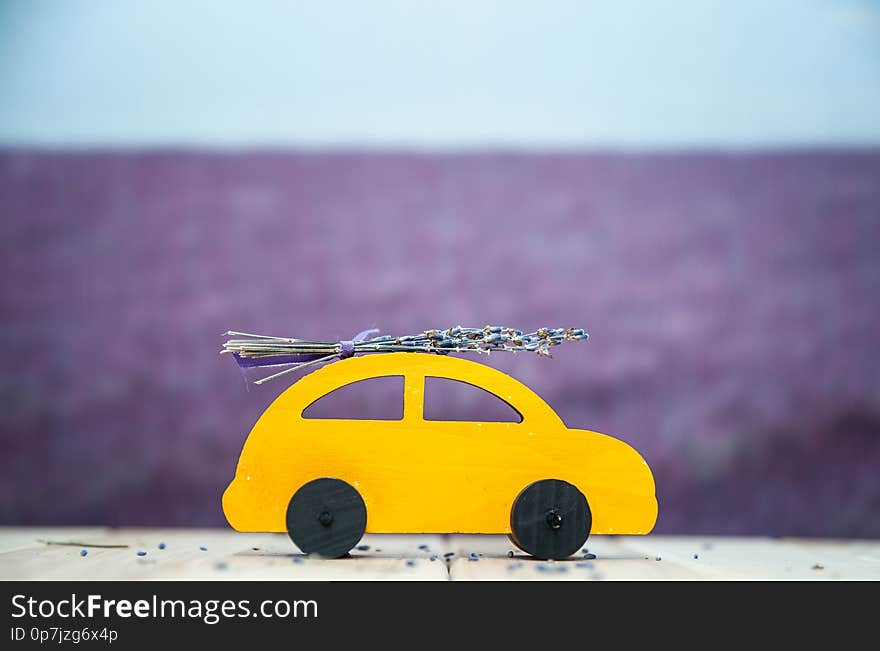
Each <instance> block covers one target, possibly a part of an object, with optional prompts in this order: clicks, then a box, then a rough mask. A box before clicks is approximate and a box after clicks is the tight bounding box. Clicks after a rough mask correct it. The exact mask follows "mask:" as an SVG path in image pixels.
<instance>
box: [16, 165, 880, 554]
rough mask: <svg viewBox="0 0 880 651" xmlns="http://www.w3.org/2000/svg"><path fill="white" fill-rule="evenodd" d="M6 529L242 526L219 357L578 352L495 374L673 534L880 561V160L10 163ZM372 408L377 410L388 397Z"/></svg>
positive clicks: (236, 385)
mask: <svg viewBox="0 0 880 651" xmlns="http://www.w3.org/2000/svg"><path fill="white" fill-rule="evenodd" d="M0 207H2V212H3V220H2V229H3V237H2V240H0V247H2V249H0V265H2V267H0V283H2V292H0V320H2V333H3V336H2V337H0V354H2V359H3V360H4V364H5V367H6V370H5V372H4V373H3V374H2V376H0V377H2V380H0V381H2V385H0V392H2V405H3V409H2V412H0V437H2V446H3V447H2V449H3V457H2V467H0V470H2V472H0V524H18V525H23V524H71V525H72V524H77V525H80V524H109V525H181V526H196V525H218V526H222V525H224V522H225V521H224V519H223V515H222V512H221V508H220V496H221V494H222V491H223V489H224V488H225V486H226V484H227V483H228V482H229V480H230V479H231V478H232V475H233V472H234V467H235V463H236V461H237V458H238V453H239V451H240V448H241V445H242V443H243V441H244V438H245V436H246V435H247V433H248V431H249V429H250V427H251V425H252V424H253V422H254V421H255V420H256V418H257V417H258V416H259V415H260V413H261V412H262V410H263V409H265V407H266V406H267V405H268V404H269V403H270V402H271V401H272V400H273V399H274V397H275V396H276V395H277V394H278V393H279V392H280V391H282V390H283V389H284V388H285V387H286V386H287V385H288V383H287V381H285V380H282V381H280V382H277V383H271V384H269V385H267V386H264V387H252V388H251V389H250V390H248V389H247V387H246V385H245V383H244V381H243V378H242V376H241V374H240V373H239V371H238V370H237V368H236V367H235V365H234V364H233V363H232V361H231V360H230V359H228V358H221V357H220V356H219V355H218V354H217V353H218V350H219V346H220V344H221V342H222V341H223V339H222V337H221V336H220V334H221V333H222V332H224V331H225V330H227V329H230V328H232V329H239V330H244V331H250V332H265V333H270V334H283V335H291V336H302V337H314V338H318V337H325V338H347V337H349V336H350V335H352V334H354V333H355V332H357V331H358V330H361V329H363V328H366V327H370V326H376V327H379V328H382V329H384V331H385V332H389V333H407V332H411V331H420V330H423V329H427V328H435V327H448V326H451V325H456V324H463V325H469V326H481V325H484V324H487V323H493V324H494V323H498V324H505V325H511V326H516V327H521V328H525V329H532V328H536V327H540V326H543V325H550V326H580V327H584V328H585V329H587V331H588V332H590V333H591V335H592V337H591V339H590V340H589V341H588V342H585V343H577V344H568V345H566V346H565V347H563V348H562V349H560V350H559V353H558V354H557V356H556V358H555V359H553V360H545V359H539V358H534V357H531V356H524V355H520V356H516V357H504V356H502V355H493V356H491V357H490V358H488V359H486V358H481V361H484V362H486V363H489V364H491V365H493V366H496V367H498V368H501V369H503V370H505V371H507V372H510V373H512V374H513V375H514V376H515V377H517V378H519V379H521V380H522V381H524V382H525V383H526V384H528V385H530V386H531V387H532V388H533V389H535V390H536V391H537V392H538V393H539V394H540V395H541V396H543V397H544V398H545V399H546V400H547V402H548V403H549V404H550V405H552V406H553V407H554V408H555V409H556V410H557V412H558V413H559V414H560V415H561V417H562V418H563V420H564V421H565V422H566V423H567V424H568V425H569V426H571V427H578V428H589V429H595V430H598V431H602V432H606V433H609V434H612V435H615V436H617V437H620V438H622V439H624V440H626V441H628V442H629V443H631V444H632V445H633V446H634V447H636V448H637V449H639V450H640V451H641V452H642V453H643V454H644V456H645V457H646V459H647V460H648V462H649V464H650V465H651V466H652V468H653V469H654V472H655V477H656V481H657V491H658V497H659V500H660V518H659V521H658V524H657V528H656V531H658V532H663V533H716V534H766V535H806V536H845V537H850V536H854V537H877V536H880V472H878V467H880V300H878V296H880V255H878V254H880V152H878V151H876V150H862V151H843V150H841V151H799V152H798V151H795V152H787V153H786V152H776V153H773V152H768V153H738V154H732V153H703V154H687V153H669V154H662V153H658V154H650V155H647V154H646V155H640V154H634V153H631V154H612V153H607V154H602V153H566V154H551V153H544V154H540V153H530V154H525V153H522V154H518V153H510V152H509V153H504V152H485V153H469V154H453V153H446V154H437V153H435V154H427V153H426V154H411V153H395V152H387V153H356V152H351V153H344V152H339V153H303V152H300V153H297V152H284V151H276V152H271V151H262V152H260V151H238V152H226V153H222V152H213V153H209V152H200V151H187V150H159V151H145V152H137V151H117V152H105V153H100V152H82V151H80V152H77V151H68V152H65V153H51V152H46V151H28V150H22V149H8V148H7V149H5V150H2V152H0ZM376 399H377V400H382V399H384V397H383V396H381V395H380V396H377V397H376Z"/></svg>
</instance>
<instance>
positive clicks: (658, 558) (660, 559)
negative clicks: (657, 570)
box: [654, 556, 663, 561]
mask: <svg viewBox="0 0 880 651" xmlns="http://www.w3.org/2000/svg"><path fill="white" fill-rule="evenodd" d="M654 560H655V561H662V560H663V558H662V557H660V556H657V557H656V558H655V559H654Z"/></svg>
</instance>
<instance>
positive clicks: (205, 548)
mask: <svg viewBox="0 0 880 651" xmlns="http://www.w3.org/2000/svg"><path fill="white" fill-rule="evenodd" d="M199 549H201V550H202V551H203V552H206V551H208V548H207V547H199Z"/></svg>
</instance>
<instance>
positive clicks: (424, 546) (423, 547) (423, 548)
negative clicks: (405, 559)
mask: <svg viewBox="0 0 880 651" xmlns="http://www.w3.org/2000/svg"><path fill="white" fill-rule="evenodd" d="M419 549H421V550H422V551H428V546H427V545H419Z"/></svg>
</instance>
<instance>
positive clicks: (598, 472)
mask: <svg viewBox="0 0 880 651" xmlns="http://www.w3.org/2000/svg"><path fill="white" fill-rule="evenodd" d="M383 376H402V377H403V378H404V396H403V405H404V408H403V418H402V419H400V420H396V421H389V420H343V419H339V420H337V419H315V418H304V417H303V411H304V410H305V409H306V408H307V407H308V406H309V405H311V404H312V403H314V402H315V401H316V400H318V399H319V398H321V397H322V396H324V395H326V394H328V393H329V392H331V391H333V390H335V389H337V388H340V387H342V386H345V385H347V384H350V383H352V382H357V381H360V380H365V379H369V378H375V377H383ZM426 377H439V378H446V379H450V380H457V381H460V382H465V383H467V384H471V385H474V386H477V387H479V388H481V389H484V390H486V391H488V392H490V393H492V394H494V395H495V396H497V397H499V398H500V399H502V400H503V401H504V402H506V403H508V404H509V405H511V406H512V407H513V408H514V409H515V410H516V411H517V412H519V414H520V415H521V417H522V420H521V422H461V421H435V420H426V419H425V418H424V415H423V405H424V387H425V378H426ZM322 478H336V479H338V480H341V481H342V482H345V483H346V484H348V485H349V486H350V487H352V488H353V490H354V491H356V492H357V494H359V495H360V497H361V498H362V500H363V505H364V507H365V509H366V524H365V527H364V530H365V531H366V532H367V533H503V534H513V536H514V541H515V542H516V533H517V532H516V531H513V530H512V527H513V526H514V525H513V517H512V512H513V511H514V510H515V506H516V500H517V498H518V496H519V495H520V493H521V492H522V491H524V489H526V488H527V487H529V486H530V485H531V484H533V483H534V482H538V481H540V480H546V479H550V478H552V479H553V480H557V481H558V482H561V483H559V484H557V488H558V487H559V486H562V487H563V488H565V487H566V486H570V487H575V488H576V490H577V491H580V493H581V494H582V495H583V497H584V498H585V500H586V502H587V505H588V506H587V515H588V516H589V520H588V521H587V522H586V524H585V525H583V524H581V525H578V526H581V527H583V526H586V528H587V531H584V532H583V540H586V537H587V535H588V534H590V533H607V534H644V533H648V532H650V531H651V529H652V528H653V526H654V523H655V521H656V518H657V500H656V497H655V489H654V479H653V476H652V474H651V470H650V468H649V467H648V465H647V463H646V462H645V460H644V459H643V458H642V457H641V456H640V455H639V453H638V452H636V451H635V450H634V449H633V448H631V447H630V446H629V445H627V444H626V443H624V442H622V441H620V440H618V439H615V438H612V437H610V436H606V435H604V434H599V433H597V432H592V431H587V430H579V429H569V428H567V427H566V426H565V424H564V423H563V422H562V420H561V419H560V418H559V416H557V415H556V413H555V412H554V411H553V410H552V409H551V408H550V407H549V406H548V405H547V404H546V403H545V402H544V401H543V400H542V399H541V398H540V397H539V396H538V395H537V394H535V393H534V392H533V391H532V390H531V389H529V388H528V387H526V386H525V385H524V384H522V383H521V382H519V381H517V380H515V379H513V378H512V377H510V376H508V375H506V374H504V373H502V372H500V371H498V370H495V369H493V368H491V367H488V366H486V365H484V364H479V363H476V362H472V361H468V360H464V359H460V358H456V357H450V356H445V355H434V354H422V353H407V352H403V353H388V354H375V355H365V356H361V357H352V358H349V359H346V360H343V361H340V362H336V363H333V364H330V365H328V366H325V367H323V368H321V369H319V370H317V371H315V372H313V373H311V374H309V375H307V376H305V377H303V378H302V379H300V380H299V381H298V382H296V383H295V384H293V385H292V386H290V387H289V388H288V389H286V390H285V391H284V392H283V393H282V394H281V395H280V396H278V398H277V399H276V400H275V401H274V402H273V403H272V404H271V405H270V406H269V407H268V408H267V409H266V411H265V412H264V413H263V415H262V416H261V417H260V419H259V420H258V421H257V423H256V425H255V426H254V427H253V429H252V431H251V433H250V435H249V436H248V438H247V441H246V442H245V444H244V447H243V449H242V452H241V456H240V459H239V463H238V467H237V470H236V473H235V478H234V479H233V481H232V482H231V483H230V485H229V487H228V488H227V489H226V492H225V493H224V495H223V511H224V513H225V515H226V518H227V520H228V521H229V523H230V524H231V525H232V527H233V528H235V529H236V530H238V531H252V532H257V531H260V532H285V531H287V532H288V533H290V534H291V537H292V538H294V542H298V541H297V540H296V538H295V536H294V533H293V532H292V531H291V529H290V519H289V518H290V512H291V509H292V507H293V502H292V498H293V497H294V495H295V494H296V493H297V491H298V490H299V489H301V488H302V487H304V486H306V485H307V484H309V483H310V482H314V481H316V480H320V479H322ZM554 490H555V489H554ZM551 493H552V490H551ZM548 499H551V500H552V497H550V498H548ZM308 508H312V509H313V510H314V509H317V512H316V513H314V514H310V515H309V517H312V516H314V517H316V518H325V517H326V514H327V511H326V510H325V511H323V512H322V511H321V509H320V508H318V507H314V506H309V507H308ZM536 508H537V507H536ZM549 508H550V507H548V508H543V507H542V511H541V513H540V514H539V515H540V517H541V518H543V517H544V516H545V515H546V514H549V513H550V510H549ZM300 510H303V509H300ZM545 511H546V514H545ZM535 517H537V516H535ZM546 517H547V518H548V522H550V520H549V518H551V516H550V515H546ZM331 520H332V517H331ZM552 524H553V523H551V524H550V525H548V526H551V528H552ZM572 526H574V525H572ZM361 533H363V531H362V532H361ZM358 538H359V536H358ZM298 544H299V543H298ZM301 546H302V545H301ZM551 555H552V554H551Z"/></svg>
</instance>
